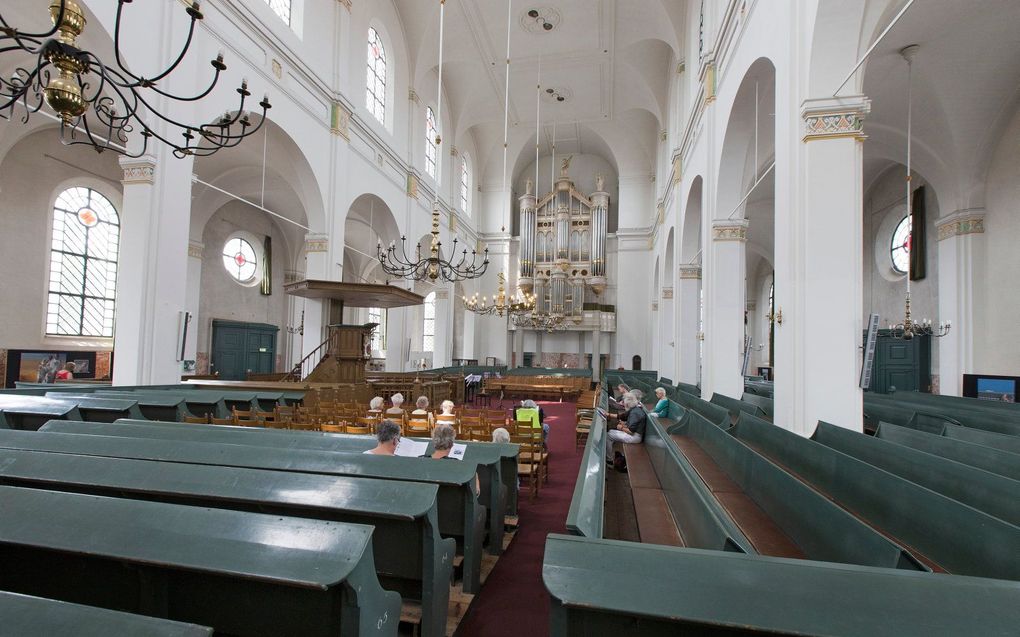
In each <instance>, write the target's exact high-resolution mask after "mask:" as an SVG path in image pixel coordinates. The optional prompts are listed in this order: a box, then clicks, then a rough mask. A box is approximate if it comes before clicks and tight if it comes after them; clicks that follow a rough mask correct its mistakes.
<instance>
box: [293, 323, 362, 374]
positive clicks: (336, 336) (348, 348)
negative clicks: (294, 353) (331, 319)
mask: <svg viewBox="0 0 1020 637" xmlns="http://www.w3.org/2000/svg"><path fill="white" fill-rule="evenodd" d="M378 325H379V324H378V323H365V324H364V325H330V326H329V347H328V351H327V354H326V356H325V357H323V359H322V360H321V361H320V362H319V364H318V365H317V366H316V367H315V369H314V370H313V371H312V373H311V374H309V375H308V377H307V378H306V379H305V381H306V382H309V383H361V382H364V380H365V363H366V362H367V361H368V359H370V358H371V357H372V331H373V330H375V328H376V327H377V326H378Z"/></svg>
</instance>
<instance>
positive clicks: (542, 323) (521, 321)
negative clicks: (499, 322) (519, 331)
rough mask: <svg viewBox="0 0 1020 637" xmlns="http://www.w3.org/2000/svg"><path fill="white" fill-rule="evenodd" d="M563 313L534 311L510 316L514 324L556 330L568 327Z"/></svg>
mask: <svg viewBox="0 0 1020 637" xmlns="http://www.w3.org/2000/svg"><path fill="white" fill-rule="evenodd" d="M564 318H565V317H564V316H563V315H562V314H549V313H546V312H538V311H532V312H527V313H524V314H515V315H512V316H511V317H510V320H512V321H513V322H514V325H516V326H517V327H521V328H524V329H531V330H538V331H543V330H544V331H546V332H555V331H557V330H562V329H564V328H565V327H566V325H564V323H563V320H564Z"/></svg>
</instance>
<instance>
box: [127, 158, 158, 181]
mask: <svg viewBox="0 0 1020 637" xmlns="http://www.w3.org/2000/svg"><path fill="white" fill-rule="evenodd" d="M120 167H121V168H123V169H124V179H122V180H121V182H120V183H122V184H125V185H127V184H151V183H152V177H153V175H154V174H155V172H156V162H155V161H153V160H152V159H150V158H148V157H139V158H137V159H133V158H130V157H122V158H121V160H120Z"/></svg>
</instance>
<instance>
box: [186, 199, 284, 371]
mask: <svg viewBox="0 0 1020 637" xmlns="http://www.w3.org/2000/svg"><path fill="white" fill-rule="evenodd" d="M237 231H244V232H247V233H250V234H252V235H255V237H256V238H257V239H258V241H259V242H260V244H259V245H257V246H255V248H256V250H257V251H258V252H261V249H262V246H261V241H262V240H263V239H264V237H266V236H267V235H268V236H269V237H270V238H271V239H272V245H273V259H272V261H273V263H272V273H273V278H272V283H273V288H272V294H271V295H270V296H262V294H261V293H260V292H259V286H258V285H254V286H250V287H247V286H242V285H239V284H238V283H237V282H236V281H235V280H234V279H233V278H232V277H231V276H230V275H229V274H228V273H227V271H226V269H225V268H224V267H223V256H222V254H223V244H224V243H225V242H226V240H227V239H228V238H229V237H230V236H231V235H232V234H233V233H235V232H237ZM202 243H203V244H204V245H205V248H204V249H203V253H202V295H201V301H200V303H199V312H198V322H197V326H198V351H199V352H206V353H209V354H210V356H211V348H212V322H213V319H227V320H231V321H242V322H249V323H268V324H270V325H277V326H279V327H280V332H279V333H278V334H277V337H276V353H277V370H278V371H285V370H286V367H287V365H286V364H284V363H281V359H280V356H281V355H282V354H283V347H284V344H283V341H284V337H285V336H286V327H287V295H286V294H285V293H284V291H283V271H284V270H285V269H287V264H288V263H289V261H290V257H289V256H288V254H287V247H286V243H285V242H284V238H283V233H282V232H281V231H280V229H279V228H278V227H277V226H276V224H275V223H274V222H273V221H271V220H270V218H269V216H268V215H266V214H265V213H263V212H260V211H258V210H255V209H254V208H251V207H250V206H246V205H245V204H242V203H238V202H232V203H228V204H226V205H225V206H223V207H222V208H220V209H219V210H218V211H216V213H215V214H213V216H212V218H211V219H210V220H209V222H208V223H207V224H206V226H205V230H204V232H203V233H202ZM213 371H215V370H213Z"/></svg>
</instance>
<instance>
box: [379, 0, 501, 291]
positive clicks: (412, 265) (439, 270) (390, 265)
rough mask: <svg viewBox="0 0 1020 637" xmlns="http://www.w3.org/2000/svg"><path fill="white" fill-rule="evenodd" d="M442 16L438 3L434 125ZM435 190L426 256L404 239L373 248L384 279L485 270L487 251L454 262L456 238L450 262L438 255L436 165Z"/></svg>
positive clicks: (439, 104) (439, 119)
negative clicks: (479, 260)
mask: <svg viewBox="0 0 1020 637" xmlns="http://www.w3.org/2000/svg"><path fill="white" fill-rule="evenodd" d="M445 16H446V0H439V86H438V89H437V91H436V95H437V98H436V111H437V116H436V125H437V126H440V127H441V126H442V125H443V25H444V23H445ZM435 144H436V149H437V150H438V149H441V148H442V144H443V138H442V137H441V136H440V135H439V133H438V132H437V133H436V139H435ZM435 176H436V190H435V194H434V196H433V198H432V231H431V233H430V234H431V235H432V238H431V239H430V240H429V247H428V256H425V257H423V256H422V246H421V242H419V243H418V244H417V245H416V246H415V251H414V255H413V256H412V255H409V254H408V253H407V237H406V236H401V237H400V251H399V252H397V244H396V241H391V242H390V245H389V246H387V247H386V248H385V249H384V248H383V244H382V241H379V243H378V244H377V246H376V252H377V258H378V259H379V265H380V266H381V267H382V269H383V272H385V273H386V274H387V276H389V277H391V278H394V279H408V280H411V281H424V280H426V279H427V280H429V281H432V282H435V281H436V280H438V279H442V280H444V281H447V282H450V283H453V282H456V281H463V280H466V279H476V278H478V277H480V276H482V275H483V274H485V271H486V270H488V269H489V249H488V248H486V249H485V251H484V252H483V253H482V262H481V263H478V251H477V250H472V251H471V261H470V262H469V261H468V258H467V256H468V254H467V253H468V251H467V248H464V250H463V251H462V253H461V258H460V260H459V261H457V243H458V241H457V238H456V237H454V239H453V250H452V252H451V255H452V256H451V258H450V259H446V258H444V257H443V255H442V247H443V244H442V242H441V241H440V240H439V187H438V185H439V163H438V162H437V164H436V175H435Z"/></svg>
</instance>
